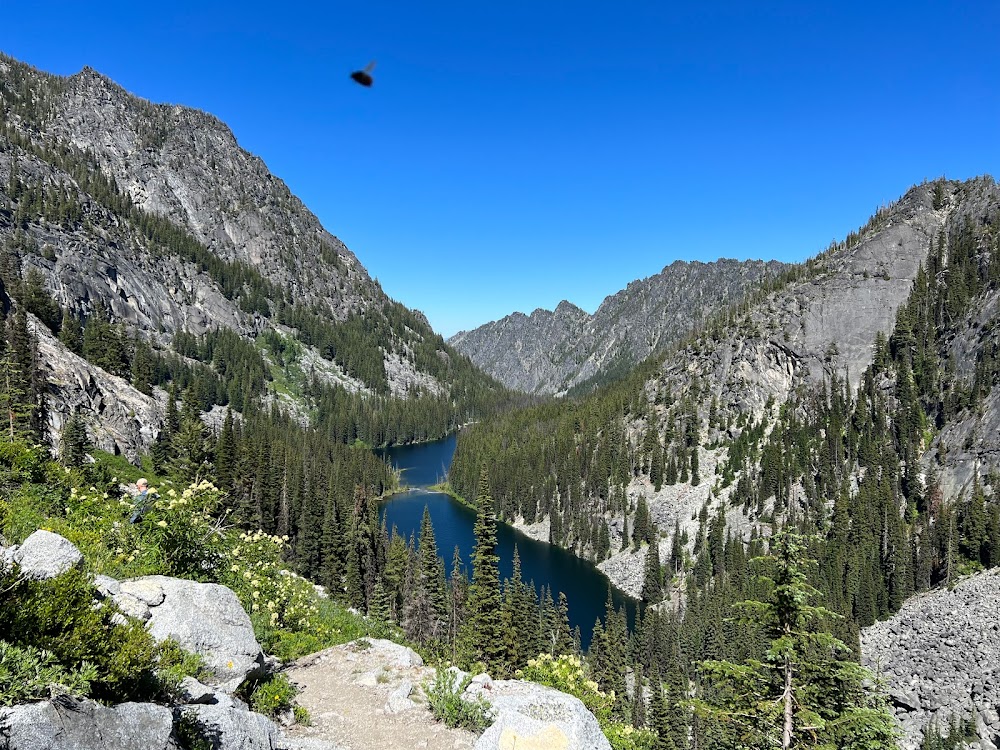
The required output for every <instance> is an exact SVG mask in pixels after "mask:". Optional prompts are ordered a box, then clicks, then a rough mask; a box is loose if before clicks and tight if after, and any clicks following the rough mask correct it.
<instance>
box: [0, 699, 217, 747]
mask: <svg viewBox="0 0 1000 750" xmlns="http://www.w3.org/2000/svg"><path fill="white" fill-rule="evenodd" d="M173 724H174V720H173V713H172V711H171V710H170V709H169V708H167V707H166V706H157V705H153V704H151V703H122V704H121V705H118V706H111V707H108V706H102V705H101V704H100V703H96V702H94V701H89V700H85V699H83V698H71V697H68V696H60V697H58V698H54V699H52V700H50V701H44V702H42V703H31V704H27V705H22V706H13V707H11V708H0V748H3V750H136V748H143V750H180V749H181V747H182V746H181V745H180V744H179V743H178V742H177V740H176V738H175V736H174V734H173ZM227 750H230V749H229V748H227ZM233 750H235V748H234V749H233Z"/></svg>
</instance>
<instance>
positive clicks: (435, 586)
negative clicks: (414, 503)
mask: <svg viewBox="0 0 1000 750" xmlns="http://www.w3.org/2000/svg"><path fill="white" fill-rule="evenodd" d="M445 625H446V601H445V590H444V571H443V566H442V563H441V560H440V558H438V554H437V543H436V541H435V539H434V525H433V524H432V523H431V512H430V509H429V508H428V507H427V506H426V505H425V506H424V515H423V518H422V520H421V522H420V543H419V546H418V547H417V565H416V570H415V571H414V576H413V584H412V585H411V586H410V590H409V591H408V592H407V595H406V606H405V608H404V612H403V627H404V629H405V631H406V634H407V636H409V637H410V638H413V639H414V640H415V641H417V643H420V644H423V645H426V644H428V643H430V642H432V641H434V640H436V639H438V638H441V637H442V636H443V635H444V630H445Z"/></svg>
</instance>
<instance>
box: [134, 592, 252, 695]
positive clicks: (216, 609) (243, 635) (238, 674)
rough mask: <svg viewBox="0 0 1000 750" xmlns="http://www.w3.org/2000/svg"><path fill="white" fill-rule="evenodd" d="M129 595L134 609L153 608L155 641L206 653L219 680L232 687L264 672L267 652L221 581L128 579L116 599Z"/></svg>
mask: <svg viewBox="0 0 1000 750" xmlns="http://www.w3.org/2000/svg"><path fill="white" fill-rule="evenodd" d="M125 597H128V599H130V600H131V601H129V604H128V606H129V608H131V609H140V608H141V606H143V605H144V606H145V607H147V608H148V612H149V622H148V625H147V628H148V630H149V632H150V633H151V634H152V635H153V637H155V638H156V639H158V640H165V639H167V638H173V639H174V640H176V641H177V642H178V643H179V644H180V645H181V646H182V647H184V648H186V649H187V650H189V651H193V652H195V653H196V654H200V655H201V656H202V657H203V658H204V659H205V665H206V666H207V667H208V668H209V669H210V670H211V671H212V673H213V674H214V675H215V677H216V678H217V679H218V680H219V681H220V682H223V683H226V685H227V686H229V687H231V688H232V689H235V688H236V687H237V686H238V685H239V684H240V683H241V682H243V680H244V679H246V678H247V677H248V676H250V675H252V674H254V673H257V672H260V671H261V670H262V669H263V666H264V654H263V653H262V652H261V649H260V644H259V643H257V639H256V637H255V636H254V632H253V625H252V624H251V623H250V618H249V616H247V613H246V611H245V610H244V609H243V607H242V606H241V605H240V602H239V599H237V598H236V594H234V593H233V592H232V590H231V589H228V588H226V587H225V586H220V585H218V584H216V583H197V582H195V581H186V580H182V579H179V578H168V577H166V576H147V577H145V578H139V579H135V580H132V581H123V582H122V584H121V591H120V593H119V594H118V595H116V596H115V597H114V598H115V601H118V600H119V599H120V598H125ZM140 611H141V609H140ZM140 617H141V615H140Z"/></svg>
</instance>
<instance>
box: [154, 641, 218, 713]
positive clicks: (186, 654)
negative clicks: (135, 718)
mask: <svg viewBox="0 0 1000 750" xmlns="http://www.w3.org/2000/svg"><path fill="white" fill-rule="evenodd" d="M210 674H211V673H210V671H209V669H208V668H207V667H206V666H205V660H204V659H203V658H202V657H201V656H199V655H198V654H193V653H191V652H190V651H186V650H185V649H183V648H182V647H181V645H180V644H179V643H177V641H175V640H173V639H172V638H168V639H167V640H165V641H162V642H161V643H160V644H159V647H158V654H157V660H156V678H157V680H158V681H159V683H160V689H161V691H162V692H163V693H164V694H165V695H166V696H167V697H169V698H171V699H176V698H177V697H179V694H180V684H181V681H182V680H183V679H184V678H185V677H194V678H195V679H196V680H204V679H205V678H207V677H208V676H210Z"/></svg>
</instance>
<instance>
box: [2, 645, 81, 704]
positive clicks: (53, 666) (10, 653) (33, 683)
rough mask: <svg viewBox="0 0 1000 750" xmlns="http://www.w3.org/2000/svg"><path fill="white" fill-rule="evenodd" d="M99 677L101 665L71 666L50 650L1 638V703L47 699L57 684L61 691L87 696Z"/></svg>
mask: <svg viewBox="0 0 1000 750" xmlns="http://www.w3.org/2000/svg"><path fill="white" fill-rule="evenodd" d="M96 679H97V668H96V667H95V666H94V665H93V664H90V663H88V662H82V663H81V664H80V665H79V666H77V667H75V668H67V667H64V666H63V665H62V664H60V663H59V661H58V660H57V659H56V657H55V655H54V654H52V653H51V652H50V651H43V650H40V649H37V648H34V647H32V646H26V647H24V648H21V647H19V646H14V645H12V644H10V643H7V642H6V641H0V706H12V705H14V704H15V703H25V702H27V701H37V700H44V699H46V698H48V697H49V695H50V692H51V691H50V687H52V686H56V685H58V686H59V687H60V692H65V693H69V694H70V695H87V694H88V693H89V692H90V683H91V682H93V681H94V680H96Z"/></svg>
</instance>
